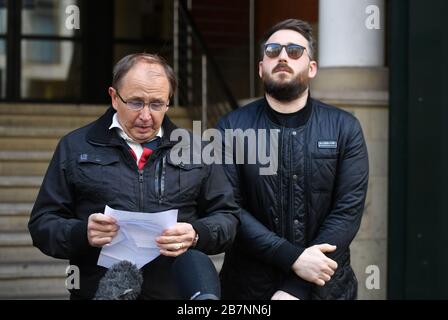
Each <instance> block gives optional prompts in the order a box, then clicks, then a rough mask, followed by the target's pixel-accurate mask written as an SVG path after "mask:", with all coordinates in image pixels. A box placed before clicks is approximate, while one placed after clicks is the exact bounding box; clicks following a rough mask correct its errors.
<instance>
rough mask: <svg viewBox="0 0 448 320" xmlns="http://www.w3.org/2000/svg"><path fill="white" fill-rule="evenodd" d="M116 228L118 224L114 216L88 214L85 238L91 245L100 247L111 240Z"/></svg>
mask: <svg viewBox="0 0 448 320" xmlns="http://www.w3.org/2000/svg"><path fill="white" fill-rule="evenodd" d="M118 229H119V226H118V225H117V221H116V220H115V219H114V218H112V217H110V216H106V215H104V214H102V213H94V214H91V215H90V216H89V221H88V223H87V239H88V240H89V243H90V245H91V246H92V247H102V246H104V245H106V244H108V243H111V242H112V239H113V238H114V237H115V236H116V235H117V232H118Z"/></svg>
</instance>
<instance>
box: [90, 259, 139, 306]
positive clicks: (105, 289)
mask: <svg viewBox="0 0 448 320" xmlns="http://www.w3.org/2000/svg"><path fill="white" fill-rule="evenodd" d="M142 283H143V276H142V273H141V272H140V270H139V269H138V268H137V266H136V265H134V264H132V263H131V262H129V261H126V260H123V261H120V262H118V263H115V264H114V265H113V266H112V267H111V268H109V270H107V271H106V273H105V274H104V276H103V277H102V278H101V280H100V282H99V284H98V289H97V291H96V293H95V297H94V298H93V300H135V299H137V297H138V296H139V295H140V292H141V289H142Z"/></svg>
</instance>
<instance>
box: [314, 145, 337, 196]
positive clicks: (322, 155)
mask: <svg viewBox="0 0 448 320" xmlns="http://www.w3.org/2000/svg"><path fill="white" fill-rule="evenodd" d="M324 151H325V152H319V153H312V154H311V189H312V191H313V192H331V191H332V190H333V186H334V182H335V178H336V171H337V165H338V157H339V153H338V152H337V151H335V150H324Z"/></svg>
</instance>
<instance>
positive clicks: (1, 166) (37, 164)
mask: <svg viewBox="0 0 448 320" xmlns="http://www.w3.org/2000/svg"><path fill="white" fill-rule="evenodd" d="M52 156H53V151H0V176H6V175H10V174H11V173H14V174H15V175H18V176H43V175H44V174H45V171H46V170H47V167H48V163H49V162H50V159H51V157H52ZM0 179H1V178H0Z"/></svg>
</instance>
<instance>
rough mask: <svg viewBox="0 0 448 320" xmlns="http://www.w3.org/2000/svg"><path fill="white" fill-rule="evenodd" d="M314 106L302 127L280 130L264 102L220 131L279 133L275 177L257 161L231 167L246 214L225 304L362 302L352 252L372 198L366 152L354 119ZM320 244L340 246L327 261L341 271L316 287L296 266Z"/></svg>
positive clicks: (232, 254) (229, 256)
mask: <svg viewBox="0 0 448 320" xmlns="http://www.w3.org/2000/svg"><path fill="white" fill-rule="evenodd" d="M308 103H309V104H310V107H311V112H310V113H309V116H308V117H309V118H308V120H307V121H306V122H305V124H304V125H303V126H300V127H298V128H285V127H281V126H279V125H278V124H277V123H275V122H274V120H273V119H272V117H270V116H269V112H267V110H268V108H269V106H268V105H267V101H266V100H265V99H261V100H257V101H255V102H253V103H250V104H249V105H247V106H245V107H243V108H241V109H238V110H236V111H233V112H231V113H230V114H228V115H226V116H224V117H223V118H222V119H221V120H220V122H219V124H218V128H219V129H220V130H221V131H223V130H225V129H238V128H239V129H242V130H243V131H245V130H247V129H250V128H252V129H277V130H279V135H278V171H277V173H276V174H273V175H260V174H259V169H260V167H266V166H265V165H261V164H260V162H259V161H257V163H256V164H252V165H251V164H249V165H248V164H246V165H243V164H236V165H226V167H225V168H226V173H227V174H228V177H229V179H230V181H231V183H232V185H233V187H234V192H235V199H236V200H237V202H238V203H239V204H240V206H241V207H242V209H243V210H242V212H241V225H240V229H239V232H238V235H237V238H236V239H235V242H234V244H233V246H232V248H231V249H229V250H228V251H227V252H226V257H225V261H224V265H223V268H222V271H221V275H220V276H221V279H222V290H223V297H224V298H232V299H270V297H271V296H272V295H273V293H274V292H275V291H277V290H278V289H281V290H284V291H286V292H289V293H291V294H293V295H295V296H297V297H298V298H301V299H309V298H313V299H354V298H355V297H356V293H357V281H356V277H355V275H354V273H353V271H352V269H351V267H350V251H349V245H350V242H351V241H352V240H353V238H354V237H355V235H356V233H357V231H358V229H359V226H360V222H361V216H362V212H363V208H364V201H365V197H366V191H367V183H368V158H367V150H366V145H365V142H364V137H363V134H362V130H361V127H360V124H359V122H358V120H357V119H356V118H355V117H354V116H353V115H351V114H350V113H348V112H345V111H343V110H340V109H338V108H335V107H332V106H329V105H326V104H323V103H322V102H319V101H317V100H314V99H311V98H309V99H308ZM266 136H267V137H269V134H266ZM269 143H270V142H268V147H267V150H269ZM246 147H247V144H246ZM245 151H246V153H245V156H247V150H246V149H245ZM251 152H253V151H251ZM233 157H235V154H233ZM322 243H329V244H333V245H336V246H337V250H336V251H335V252H333V253H330V254H328V257H330V258H331V259H334V260H336V261H337V263H338V269H337V271H336V273H335V275H334V276H333V277H332V279H331V280H330V281H329V282H328V283H327V284H326V285H325V286H324V287H318V286H316V285H314V284H311V283H309V282H307V281H305V280H302V279H301V278H299V277H298V276H296V275H295V274H294V273H293V272H292V271H291V266H292V264H293V262H294V261H295V260H296V259H297V258H298V257H299V256H300V254H301V253H302V252H303V251H304V250H305V249H306V248H307V247H310V246H312V245H314V244H322Z"/></svg>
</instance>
